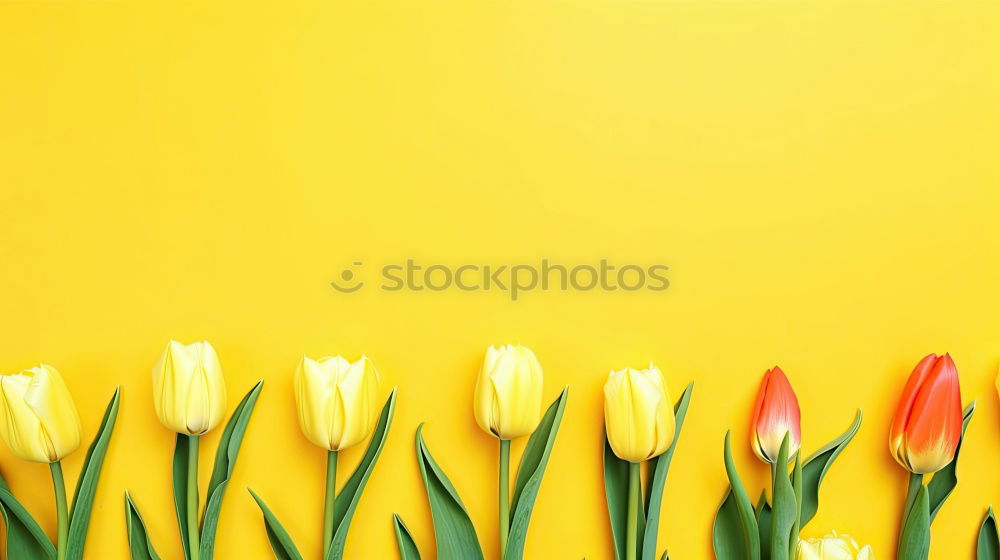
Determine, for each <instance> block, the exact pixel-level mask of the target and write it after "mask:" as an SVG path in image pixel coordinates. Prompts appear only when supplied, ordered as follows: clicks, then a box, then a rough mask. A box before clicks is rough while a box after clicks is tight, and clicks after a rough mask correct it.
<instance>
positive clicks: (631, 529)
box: [625, 463, 641, 560]
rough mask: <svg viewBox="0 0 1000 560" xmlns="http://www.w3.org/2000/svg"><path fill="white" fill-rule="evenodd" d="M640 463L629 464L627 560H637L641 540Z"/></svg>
mask: <svg viewBox="0 0 1000 560" xmlns="http://www.w3.org/2000/svg"><path fill="white" fill-rule="evenodd" d="M639 486H640V484H639V463H629V464H628V527H627V528H626V530H625V535H626V539H625V560H635V554H636V545H637V542H638V539H639V493H640V491H641V489H640V488H639Z"/></svg>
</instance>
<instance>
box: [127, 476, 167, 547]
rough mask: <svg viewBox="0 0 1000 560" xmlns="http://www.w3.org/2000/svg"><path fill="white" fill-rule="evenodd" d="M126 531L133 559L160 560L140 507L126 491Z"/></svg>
mask: <svg viewBox="0 0 1000 560" xmlns="http://www.w3.org/2000/svg"><path fill="white" fill-rule="evenodd" d="M125 532H126V533H127V534H128V550H129V558H131V560H160V556H159V555H158V554H157V553H156V550H154V549H153V543H152V542H150V540H149V534H148V533H147V532H146V523H145V522H144V521H143V520H142V515H140V514H139V508H137V507H136V506H135V503H134V502H133V501H132V496H130V495H129V493H128V492H125Z"/></svg>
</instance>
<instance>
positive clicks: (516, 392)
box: [473, 344, 542, 439]
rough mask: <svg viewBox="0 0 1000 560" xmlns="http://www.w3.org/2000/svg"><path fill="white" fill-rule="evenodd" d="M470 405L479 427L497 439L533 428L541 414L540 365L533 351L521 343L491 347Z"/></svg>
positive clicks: (510, 437)
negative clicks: (473, 399) (473, 400)
mask: <svg viewBox="0 0 1000 560" xmlns="http://www.w3.org/2000/svg"><path fill="white" fill-rule="evenodd" d="M473 404H474V405H473V411H474V412H475V416H476V423H478V424H479V427H480V428H482V429H483V431H486V432H489V433H491V434H493V435H495V436H496V437H498V438H500V439H516V438H519V437H521V436H526V435H529V434H531V432H533V431H535V428H536V427H538V422H539V420H541V414H542V366H541V364H539V363H538V358H536V357H535V354H534V352H532V351H531V350H529V349H527V348H525V347H524V346H520V345H518V346H513V345H510V344H507V345H504V346H501V347H499V348H496V347H494V346H490V347H489V348H488V349H487V350H486V359H485V360H483V366H482V368H481V369H480V370H479V378H478V379H477V380H476V397H475V402H474V403H473Z"/></svg>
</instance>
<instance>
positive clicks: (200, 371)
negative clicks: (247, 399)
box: [153, 340, 226, 436]
mask: <svg viewBox="0 0 1000 560" xmlns="http://www.w3.org/2000/svg"><path fill="white" fill-rule="evenodd" d="M153 405H154V407H155V408H156V416H157V417H159V419H160V422H162V423H163V425H164V426H166V427H168V428H170V429H171V430H173V431H175V432H177V433H180V434H187V435H191V436H198V435H202V434H204V433H206V432H208V431H209V430H211V429H212V428H214V427H216V426H218V425H219V423H220V422H222V418H223V416H224V415H225V413H226V382H225V380H224V379H223V377H222V367H221V366H220V365H219V357H218V356H217V355H216V354H215V349H214V348H212V345H211V344H209V343H207V342H195V343H194V344H188V345H184V344H181V343H179V342H175V341H173V340H171V341H170V342H169V343H168V344H167V348H166V350H164V351H163V355H162V356H160V359H159V361H157V362H156V365H155V366H153Z"/></svg>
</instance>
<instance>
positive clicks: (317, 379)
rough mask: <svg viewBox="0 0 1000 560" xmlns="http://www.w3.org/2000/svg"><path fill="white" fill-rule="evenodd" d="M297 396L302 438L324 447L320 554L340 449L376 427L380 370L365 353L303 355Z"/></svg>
mask: <svg viewBox="0 0 1000 560" xmlns="http://www.w3.org/2000/svg"><path fill="white" fill-rule="evenodd" d="M294 382H295V402H296V404H297V405H298V406H297V408H298V411H299V427H301V428H302V433H303V434H305V436H306V439H308V440H309V441H311V442H312V443H314V444H316V445H318V446H320V447H322V448H324V449H326V450H327V463H326V494H325V498H324V502H323V511H324V514H323V549H324V551H323V554H324V557H325V556H326V555H327V553H328V552H329V551H330V547H331V546H332V543H333V524H334V504H335V503H336V498H337V459H338V457H339V454H340V451H342V450H344V449H347V448H348V447H352V446H354V445H357V444H358V443H361V442H362V441H364V440H365V438H367V437H368V434H370V433H371V431H372V429H373V428H374V427H375V412H376V410H377V406H378V384H379V375H378V371H376V370H375V366H374V365H372V363H371V360H369V359H368V358H367V357H366V356H361V359H359V360H358V361H356V362H354V363H351V362H348V361H347V360H346V359H344V358H343V357H341V356H334V357H332V358H331V357H326V358H320V359H318V360H313V359H312V358H310V357H308V356H304V357H303V358H302V361H300V362H299V367H298V368H296V370H295V379H294Z"/></svg>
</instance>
